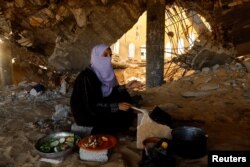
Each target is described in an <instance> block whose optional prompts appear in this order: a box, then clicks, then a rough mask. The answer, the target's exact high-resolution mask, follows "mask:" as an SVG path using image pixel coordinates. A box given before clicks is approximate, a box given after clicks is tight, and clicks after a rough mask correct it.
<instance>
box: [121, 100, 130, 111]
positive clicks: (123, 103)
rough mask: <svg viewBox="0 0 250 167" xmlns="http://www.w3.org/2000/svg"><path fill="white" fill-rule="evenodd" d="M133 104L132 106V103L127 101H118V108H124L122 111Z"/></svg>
mask: <svg viewBox="0 0 250 167" xmlns="http://www.w3.org/2000/svg"><path fill="white" fill-rule="evenodd" d="M131 106H132V105H131V104H129V103H126V102H121V103H118V108H119V110H122V111H128V109H130V108H131Z"/></svg>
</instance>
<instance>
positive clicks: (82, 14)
mask: <svg viewBox="0 0 250 167" xmlns="http://www.w3.org/2000/svg"><path fill="white" fill-rule="evenodd" d="M149 1H150V0H6V1H0V25H1V26H0V106H1V107H0V126H1V128H0V167H2V166H3V167H5V166H10V167H12V166H13V167H14V166H27V167H28V166H38V167H43V166H52V165H51V164H49V165H48V163H45V162H42V161H40V158H41V157H40V155H39V154H38V153H37V151H36V150H35V148H34V145H35V143H36V141H37V140H38V139H39V138H41V137H42V136H44V135H45V134H48V133H51V132H53V131H70V130H71V128H72V124H73V123H74V119H73V117H72V113H71V112H70V96H71V93H72V89H73V84H74V81H75V79H76V77H77V75H78V74H79V72H81V71H82V70H83V69H84V68H86V67H87V66H88V65H89V62H90V53H91V49H92V48H93V47H94V46H95V45H96V44H99V43H105V44H107V45H109V46H110V47H111V49H112V52H113V55H112V64H113V68H114V71H115V75H116V77H117V80H118V82H119V84H120V85H126V87H127V89H128V91H129V93H130V94H131V96H134V97H139V101H138V106H139V107H140V108H144V109H146V110H149V111H151V110H153V108H154V107H155V106H159V107H160V108H161V109H162V110H163V111H165V112H167V113H168V114H169V115H171V117H172V119H173V120H175V121H176V125H192V126H197V127H199V128H202V129H204V131H205V132H206V134H207V135H208V137H207V148H208V150H224V151H226V150H230V151H242V150H243V151H244V150H245V151H246V150H247V151H249V150H250V123H249V122H250V103H249V102H250V47H249V46H250V22H249V18H250V12H249V10H250V0H188V1H185V0H165V1H164V0H156V1H152V2H149ZM154 3H156V4H164V6H165V8H164V14H163V15H162V16H164V17H163V18H164V20H165V22H162V23H161V24H159V25H158V24H157V25H154V19H155V18H154V17H158V16H159V13H160V12H159V11H160V9H159V11H158V10H157V6H156V7H155V6H154V8H150V5H152V4H154ZM147 12H148V13H147ZM154 13H158V14H156V15H155V16H154ZM147 19H151V20H147ZM156 20H157V19H156ZM161 25H163V29H164V32H163V33H162V34H160V33H159V32H151V33H149V29H150V28H151V30H152V29H153V30H154V29H157V28H161ZM152 36H153V37H152ZM160 37H161V38H162V39H163V40H162V41H163V42H162V43H161V44H158V43H157V39H158V38H160ZM147 44H148V45H147ZM155 45H157V46H158V45H161V46H159V47H160V48H161V51H160V52H158V53H155V52H154V51H155V50H154V49H151V46H153V47H154V46H155ZM156 51H157V49H156ZM154 53H155V54H154ZM159 53H163V54H159ZM157 54H159V55H157ZM157 56H158V57H157ZM159 64H162V69H161V70H162V71H161V73H159V70H158V71H157V70H155V69H158V68H159V66H161V65H159ZM154 70H155V71H154ZM152 71H153V72H152ZM153 73H156V75H153ZM151 74H152V75H151ZM158 81H159V82H158ZM35 88H36V89H35ZM135 130H136V125H135ZM138 138H140V136H138V134H137V136H136V137H135V138H125V139H124V138H122V139H121V140H120V142H119V144H118V145H117V146H116V147H115V148H114V150H113V151H112V155H111V156H110V158H109V160H108V162H105V163H97V162H84V161H81V160H80V159H79V155H78V153H77V152H75V153H72V154H70V155H69V156H67V157H66V158H65V159H64V160H63V162H61V164H60V166H86V167H88V166H103V167H113V166H114V167H137V166H138V165H139V163H140V161H141V160H142V155H141V154H142V151H141V150H140V149H137V148H136V140H138ZM176 166H180V167H191V166H194V167H196V166H201V167H203V166H207V156H204V157H202V158H199V159H195V160H193V159H192V160H190V159H183V158H177V159H176ZM145 167H146V166H145Z"/></svg>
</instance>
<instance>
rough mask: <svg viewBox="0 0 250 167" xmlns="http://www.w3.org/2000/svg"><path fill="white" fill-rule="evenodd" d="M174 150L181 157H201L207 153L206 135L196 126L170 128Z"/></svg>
mask: <svg viewBox="0 0 250 167" xmlns="http://www.w3.org/2000/svg"><path fill="white" fill-rule="evenodd" d="M171 134H172V140H173V145H174V146H173V147H174V152H175V154H176V155H178V156H180V157H183V158H201V157H203V156H204V155H206V153H207V135H206V133H205V132H204V131H203V130H202V129H201V128H197V127H190V126H183V127H178V128H175V129H173V130H172V132H171Z"/></svg>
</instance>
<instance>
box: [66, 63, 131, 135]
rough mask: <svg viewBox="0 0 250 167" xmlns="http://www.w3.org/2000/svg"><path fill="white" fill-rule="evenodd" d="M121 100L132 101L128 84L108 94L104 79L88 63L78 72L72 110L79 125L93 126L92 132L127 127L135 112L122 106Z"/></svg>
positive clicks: (124, 128) (122, 129)
mask: <svg viewBox="0 0 250 167" xmlns="http://www.w3.org/2000/svg"><path fill="white" fill-rule="evenodd" d="M119 102H128V103H131V102H132V101H131V97H130V95H129V93H128V92H127V91H126V89H125V88H123V87H120V86H117V87H114V88H113V90H112V93H111V94H110V95H109V96H108V97H103V96H102V91H101V82H100V80H99V79H98V78H97V76H96V74H95V73H94V71H93V70H92V69H91V67H87V68H86V69H85V70H83V71H82V72H81V73H80V74H79V75H78V76H77V78H76V80H75V83H74V87H73V92H72V95H71V99H70V105H71V111H72V113H73V116H74V119H75V122H76V124H77V125H80V126H92V127H94V128H93V130H92V133H117V132H122V131H126V130H127V129H128V127H129V126H131V124H132V122H133V120H134V118H135V114H134V113H133V112H132V111H131V110H129V111H121V110H119V109H118V103H119Z"/></svg>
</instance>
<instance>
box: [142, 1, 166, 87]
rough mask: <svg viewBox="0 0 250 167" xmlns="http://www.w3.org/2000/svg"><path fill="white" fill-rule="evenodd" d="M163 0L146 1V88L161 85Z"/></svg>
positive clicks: (162, 66) (163, 28)
mask: <svg viewBox="0 0 250 167" xmlns="http://www.w3.org/2000/svg"><path fill="white" fill-rule="evenodd" d="M165 3H166V2H165V0H148V1H147V31H146V34H147V35H146V37H147V39H146V52H147V53H146V57H147V58H146V62H147V65H146V87H155V86H159V85H161V84H162V83H163V72H164V41H165V7H166V5H165Z"/></svg>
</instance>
